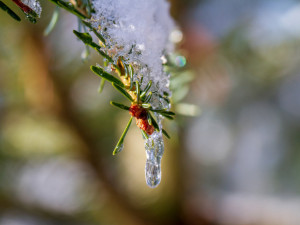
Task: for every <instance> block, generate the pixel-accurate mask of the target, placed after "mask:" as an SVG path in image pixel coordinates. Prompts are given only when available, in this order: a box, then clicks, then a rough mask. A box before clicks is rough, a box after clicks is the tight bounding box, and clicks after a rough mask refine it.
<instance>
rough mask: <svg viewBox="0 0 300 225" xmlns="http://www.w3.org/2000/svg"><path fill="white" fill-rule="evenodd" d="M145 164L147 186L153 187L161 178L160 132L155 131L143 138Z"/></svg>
mask: <svg viewBox="0 0 300 225" xmlns="http://www.w3.org/2000/svg"><path fill="white" fill-rule="evenodd" d="M145 149H146V166H145V177H146V183H147V185H148V186H149V187H151V188H155V187H156V186H157V185H158V184H159V183H160V180H161V158H162V156H163V154H164V142H163V139H162V133H161V132H157V131H155V132H154V133H153V134H152V135H151V136H150V137H149V138H148V139H146V140H145Z"/></svg>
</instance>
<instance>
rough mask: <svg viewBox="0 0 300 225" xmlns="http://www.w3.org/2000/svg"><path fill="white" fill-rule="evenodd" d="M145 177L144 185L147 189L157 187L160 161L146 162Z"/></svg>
mask: <svg viewBox="0 0 300 225" xmlns="http://www.w3.org/2000/svg"><path fill="white" fill-rule="evenodd" d="M145 177H146V183H147V185H148V186H149V187H151V188H155V187H157V185H159V183H160V180H161V169H160V160H158V161H156V160H154V161H151V160H147V161H146V167H145Z"/></svg>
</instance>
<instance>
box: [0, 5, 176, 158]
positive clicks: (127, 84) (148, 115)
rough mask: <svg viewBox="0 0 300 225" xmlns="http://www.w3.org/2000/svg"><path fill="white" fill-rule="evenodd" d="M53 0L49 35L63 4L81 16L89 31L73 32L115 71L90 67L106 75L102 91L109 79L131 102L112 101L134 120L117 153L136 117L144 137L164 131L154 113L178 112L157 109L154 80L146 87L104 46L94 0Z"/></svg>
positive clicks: (119, 147) (29, 13)
mask: <svg viewBox="0 0 300 225" xmlns="http://www.w3.org/2000/svg"><path fill="white" fill-rule="evenodd" d="M12 1H13V2H15V3H16V4H17V5H18V6H19V7H20V8H21V9H22V11H23V12H24V13H25V14H26V15H27V16H29V17H30V18H31V21H32V22H36V19H37V18H38V15H37V13H36V12H35V11H34V10H32V9H31V8H29V7H28V6H26V5H25V4H24V3H23V2H22V1H21V0H12ZM49 1H50V2H52V3H54V4H55V5H56V6H57V8H56V9H55V11H54V13H53V16H52V19H51V21H50V23H49V25H48V27H47V28H46V30H45V32H44V34H45V35H48V34H49V33H50V32H51V31H52V30H53V28H54V27H55V25H56V23H57V21H58V18H59V9H60V8H62V9H64V10H66V11H68V12H70V13H72V14H73V15H75V16H76V17H77V18H78V20H79V25H80V26H83V28H84V31H85V32H81V31H80V29H79V31H77V30H74V31H73V33H74V34H75V35H76V37H77V38H78V39H79V40H80V41H82V42H83V43H84V44H85V45H86V46H87V48H89V47H90V48H92V49H94V50H95V51H96V52H98V54H99V55H101V56H102V57H103V58H104V60H106V61H105V62H104V64H107V65H105V66H108V63H110V65H111V69H112V71H113V73H108V72H107V71H106V70H105V69H104V68H102V67H101V66H98V65H97V66H91V67H90V68H91V70H92V71H93V72H94V73H95V74H96V75H98V76H99V77H101V78H102V80H101V84H100V88H99V91H100V92H101V91H102V89H103V86H104V82H105V81H108V82H110V83H111V84H112V86H113V87H114V88H115V89H116V90H117V91H119V92H120V93H121V94H122V95H123V96H125V97H126V98H127V99H128V100H129V102H130V104H131V105H130V106H126V105H123V104H121V103H116V102H113V101H111V102H110V104H111V105H113V106H115V107H117V108H120V109H122V110H126V111H128V112H129V113H130V114H131V117H130V120H129V122H128V124H127V126H126V128H125V130H124V132H123V133H122V135H121V137H120V139H119V141H118V142H117V145H116V147H115V149H114V151H113V155H115V154H117V153H118V152H120V151H121V150H122V149H123V142H124V139H125V137H126V134H127V132H128V130H129V127H130V125H131V122H132V119H133V117H136V120H137V125H138V127H139V128H140V129H141V131H142V135H143V138H148V137H149V135H151V134H152V132H153V131H154V130H157V131H160V127H159V125H158V123H157V121H156V119H155V116H154V115H152V114H155V115H161V116H163V117H165V118H167V119H173V116H174V115H175V113H174V112H171V111H168V110H167V109H153V108H152V106H151V104H150V103H149V101H150V100H151V98H152V95H153V94H152V92H151V91H150V89H151V87H152V83H153V82H152V81H151V80H150V81H149V82H148V83H147V84H146V86H145V87H144V88H143V89H142V88H141V87H142V85H141V84H142V82H143V81H142V79H141V81H140V82H141V83H140V82H138V81H134V80H133V74H134V68H133V66H132V65H131V64H128V63H126V62H125V61H124V59H123V58H122V57H119V58H118V60H117V62H115V61H114V60H113V59H112V57H111V56H110V55H109V54H108V53H107V52H106V51H105V50H104V48H103V47H104V46H105V44H106V40H105V38H104V37H103V36H102V35H101V33H100V32H99V31H98V30H97V29H96V28H94V27H93V25H92V23H91V22H90V21H89V20H88V19H90V18H91V13H92V12H94V9H93V8H92V5H91V2H90V0H83V1H74V2H73V1H72V3H71V2H66V1H63V0H49ZM0 8H1V9H3V10H4V11H6V12H7V13H8V14H9V15H10V16H11V17H13V18H14V19H16V20H18V21H19V20H20V17H18V15H16V14H15V13H14V12H13V11H12V10H11V9H10V8H8V7H7V6H6V5H5V4H4V3H3V2H2V1H0ZM91 34H94V35H95V36H96V37H97V39H98V40H97V42H95V41H93V37H92V35H91ZM98 43H99V44H98ZM107 62H108V63H107ZM159 97H161V98H162V99H164V100H165V101H166V102H168V103H169V102H170V99H169V96H168V94H167V93H166V94H164V95H163V96H161V95H159ZM161 132H162V133H163V134H164V135H165V136H166V137H167V138H170V136H169V135H168V133H167V132H166V131H165V130H164V129H162V130H161Z"/></svg>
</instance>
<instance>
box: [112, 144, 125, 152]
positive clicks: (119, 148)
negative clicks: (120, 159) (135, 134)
mask: <svg viewBox="0 0 300 225" xmlns="http://www.w3.org/2000/svg"><path fill="white" fill-rule="evenodd" d="M123 149H124V144H120V145H118V146H117V147H116V148H115V150H114V154H117V153H119V152H121V151H123Z"/></svg>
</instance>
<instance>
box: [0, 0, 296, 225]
mask: <svg viewBox="0 0 300 225" xmlns="http://www.w3.org/2000/svg"><path fill="white" fill-rule="evenodd" d="M5 3H8V4H10V3H9V1H5ZM41 3H42V6H43V13H42V18H41V19H40V20H39V21H38V23H37V24H36V25H32V24H30V23H29V22H28V21H27V20H25V18H24V17H22V19H23V21H22V22H21V23H18V22H16V21H14V20H12V19H11V18H10V17H8V16H7V15H6V14H5V13H4V12H3V11H0V225H52V224H53V225H58V224H64V225H65V224H70V225H71V224H72V225H98V224H99V225H102V224H105V225H115V224H116V225H119V224H124V225H144V224H145V225H148V224H149V225H150V224H155V225H173V224H174V225H177V224H178V225H179V224H180V225H181V224H182V225H183V224H191V225H194V224H197V225H198V224H199V225H201V224H203V225H214V224H218V225H223V224H224V225H225V224H226V225H299V224H300V26H299V21H300V1H297V0H276V1H274V0H202V1H199V0H198V1H197V0H185V1H183V0H182V1H180V0H172V1H171V14H172V16H173V17H174V18H175V20H176V21H177V24H178V27H179V28H180V29H181V30H182V34H183V36H182V39H181V38H180V34H178V33H175V36H174V37H175V39H174V40H175V41H177V42H178V43H177V46H178V48H177V49H178V50H177V53H178V54H180V55H183V56H185V57H186V59H187V64H186V66H185V67H184V68H181V69H180V70H179V71H177V73H178V74H179V76H177V78H178V77H180V79H175V81H173V82H175V84H176V85H177V86H176V85H175V86H176V87H177V90H181V93H179V94H178V93H176V95H177V102H180V104H177V105H175V108H174V110H178V112H183V113H185V114H190V112H191V111H193V110H194V111H195V107H194V106H191V105H184V104H194V105H196V106H197V107H198V111H200V113H198V114H197V113H196V114H197V116H194V117H190V116H182V115H179V114H178V115H177V118H176V121H175V122H168V121H166V123H165V127H166V128H167V130H168V131H169V133H170V134H171V137H172V138H171V140H165V154H164V157H163V161H162V172H163V174H162V182H161V184H160V185H159V186H158V187H157V188H155V189H150V188H149V187H148V186H147V185H146V184H145V180H144V163H145V152H144V147H143V140H142V137H141V134H140V132H139V130H138V129H137V128H136V127H135V126H132V128H131V129H130V131H129V133H128V135H127V138H126V140H125V149H124V151H123V152H122V153H121V154H119V155H118V156H114V157H113V156H112V155H111V152H112V150H113V148H114V146H115V144H116V142H117V140H118V138H119V135H120V134H121V133H122V131H123V129H124V127H125V125H126V123H127V120H128V118H129V115H127V114H126V113H124V112H123V111H119V110H116V109H115V108H113V107H112V106H110V105H109V101H110V100H116V101H119V102H122V101H123V98H122V96H120V95H119V94H118V93H116V92H115V91H114V90H113V88H112V87H111V86H110V85H106V86H105V88H104V91H103V93H101V94H99V93H98V91H97V90H98V87H99V82H100V81H99V78H98V77H96V76H95V75H94V74H92V72H91V71H90V70H89V65H91V64H95V63H100V62H101V61H102V60H101V58H99V56H98V55H96V54H93V53H92V54H91V56H90V58H89V59H88V61H86V62H83V61H82V59H81V54H82V52H83V51H84V46H83V45H82V43H81V42H79V41H77V40H76V38H75V36H74V35H73V33H72V30H73V29H77V20H76V17H74V16H72V15H69V14H67V13H65V12H63V13H61V15H60V19H59V22H58V25H57V27H56V28H55V29H54V30H53V32H52V33H51V34H50V35H49V36H47V37H44V36H43V31H44V29H45V27H46V26H47V24H48V23H49V20H50V18H51V14H52V12H53V10H54V8H55V7H54V6H53V5H52V4H50V3H49V2H48V1H41ZM10 6H12V8H13V9H15V10H17V9H16V7H14V6H13V5H12V4H10ZM180 74H181V76H180ZM176 82H177V83H176ZM179 87H181V88H179ZM186 94H187V95H186ZM184 96H185V97H184ZM183 97H184V98H183ZM196 111H197V110H196Z"/></svg>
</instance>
